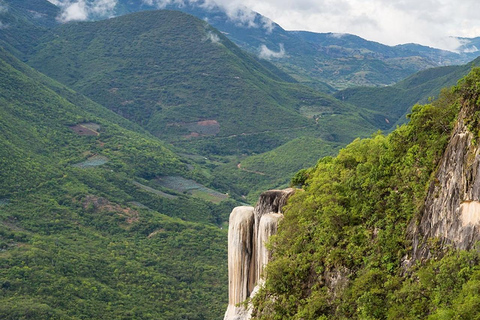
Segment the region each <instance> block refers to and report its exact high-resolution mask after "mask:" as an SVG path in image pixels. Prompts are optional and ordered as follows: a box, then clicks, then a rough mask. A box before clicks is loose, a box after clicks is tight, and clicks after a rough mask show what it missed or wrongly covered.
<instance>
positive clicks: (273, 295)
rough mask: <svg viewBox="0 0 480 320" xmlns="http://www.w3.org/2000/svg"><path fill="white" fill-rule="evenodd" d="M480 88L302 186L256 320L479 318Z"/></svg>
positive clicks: (467, 87) (420, 109)
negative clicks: (477, 247)
mask: <svg viewBox="0 0 480 320" xmlns="http://www.w3.org/2000/svg"><path fill="white" fill-rule="evenodd" d="M479 82H480V70H479V69H474V70H473V71H472V72H471V73H470V74H469V75H468V76H467V77H466V78H465V79H464V80H462V81H461V82H460V83H459V84H458V85H457V86H456V87H454V88H453V89H449V90H445V91H443V93H442V95H441V97H440V98H439V99H438V100H436V101H434V102H433V103H432V104H427V105H423V106H420V105H417V106H415V107H414V108H413V110H412V115H411V117H410V122H409V123H408V124H405V125H403V126H401V127H399V128H398V129H396V130H395V131H393V132H392V133H391V134H390V135H388V136H383V135H376V136H374V137H372V138H371V139H365V140H356V141H354V142H353V143H352V144H350V145H349V146H347V147H346V148H345V149H343V150H341V151H340V153H339V154H338V156H337V157H335V158H331V157H327V158H323V159H321V160H320V161H319V162H318V163H317V165H316V166H315V167H314V168H311V169H308V170H304V171H302V172H301V173H300V174H299V175H298V176H297V179H296V181H295V183H302V184H303V187H304V191H297V192H296V193H295V195H294V196H292V197H291V198H290V200H289V202H288V204H287V206H286V207H285V208H284V215H285V217H284V219H283V220H282V222H281V223H280V225H279V227H278V234H277V235H276V236H275V237H274V238H273V242H272V243H271V249H272V252H273V260H272V261H271V262H269V264H268V265H267V268H266V274H267V279H266V282H265V285H264V287H263V289H261V290H260V292H259V293H258V294H257V295H256V296H255V298H254V299H253V303H254V306H255V310H254V311H253V316H254V319H279V318H281V319H427V318H428V319H475V318H478V316H479V314H480V311H479V310H480V309H479V304H478V301H479V300H478V299H479V298H480V296H479V291H478V288H479V286H480V281H479V279H480V263H479V261H480V254H479V252H478V250H471V251H458V249H469V248H474V246H475V242H476V241H477V239H478V237H479V235H478V230H477V226H478V214H479V211H478V205H477V202H478V200H479V199H478V195H477V191H478V190H476V185H477V180H478V178H477V171H478V170H477V169H478V141H477V139H476V138H474V137H478V131H479V126H478V123H479V122H478V110H479V108H480V106H479V104H478V97H479V95H480V93H479V87H478V83H479ZM425 249H426V250H425ZM432 257H434V258H435V259H429V260H428V259H427V260H419V259H425V258H432Z"/></svg>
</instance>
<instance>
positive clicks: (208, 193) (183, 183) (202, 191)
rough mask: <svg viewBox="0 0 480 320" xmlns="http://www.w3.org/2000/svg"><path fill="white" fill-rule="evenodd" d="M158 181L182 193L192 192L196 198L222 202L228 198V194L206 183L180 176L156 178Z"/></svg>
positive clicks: (163, 185)
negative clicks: (206, 185) (205, 184)
mask: <svg viewBox="0 0 480 320" xmlns="http://www.w3.org/2000/svg"><path fill="white" fill-rule="evenodd" d="M156 182H157V183H158V184H159V185H161V186H162V187H165V188H168V189H172V190H175V191H177V192H180V193H186V194H190V195H192V196H194V197H196V198H199V199H203V200H206V201H210V202H213V203H220V202H222V201H223V200H225V199H227V198H228V195H227V194H224V193H221V192H218V191H215V190H213V189H210V188H207V187H205V186H204V185H202V184H200V183H198V182H196V181H194V180H191V179H185V178H183V177H179V176H163V177H159V178H157V179H156Z"/></svg>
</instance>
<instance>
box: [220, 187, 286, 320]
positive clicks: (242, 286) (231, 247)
mask: <svg viewBox="0 0 480 320" xmlns="http://www.w3.org/2000/svg"><path fill="white" fill-rule="evenodd" d="M293 192H294V190H293V189H285V190H270V191H267V192H264V193H262V194H261V195H260V199H259V200H258V203H257V205H256V206H255V208H253V207H246V206H243V207H236V208H235V209H233V211H232V213H231V214H230V220H229V227H228V294H229V299H228V308H227V311H226V313H225V318H224V320H248V319H250V317H251V309H250V308H249V307H245V306H244V305H242V303H243V302H244V301H245V300H247V299H248V298H250V297H252V296H253V295H254V294H255V292H256V291H257V290H258V288H256V286H257V285H259V284H260V283H261V281H262V279H261V277H262V275H263V269H264V267H265V265H266V264H267V263H268V261H269V259H270V252H269V251H268V250H267V248H266V247H265V243H266V242H267V240H268V238H269V237H270V236H271V235H273V234H275V233H276V232H277V226H278V222H279V221H280V220H281V219H282V217H283V214H281V209H282V207H283V206H284V205H285V204H286V202H287V199H288V198H289V197H290V195H292V194H293Z"/></svg>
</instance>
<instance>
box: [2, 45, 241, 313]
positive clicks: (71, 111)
mask: <svg viewBox="0 0 480 320" xmlns="http://www.w3.org/2000/svg"><path fill="white" fill-rule="evenodd" d="M0 77H1V78H2V81H1V82H0V181H1V182H0V265H1V266H2V267H1V268H0V318H2V319H132V318H135V319H152V318H153V319H215V318H219V317H221V315H222V313H223V312H224V306H225V305H226V303H227V281H228V280H227V269H226V260H227V256H226V254H227V253H226V247H227V246H226V238H227V235H226V230H224V229H222V227H221V226H223V224H224V223H225V221H226V220H227V214H228V212H229V211H230V210H231V207H233V206H234V205H235V204H236V203H235V202H234V201H233V200H228V201H225V202H221V203H219V204H214V203H212V202H210V201H203V200H201V199H195V198H192V197H191V196H189V195H178V197H177V198H175V199H171V198H165V197H162V196H161V195H160V196H159V195H157V194H155V193H152V192H148V191H146V190H145V189H144V188H141V187H139V185H138V183H136V184H135V183H134V182H135V181H140V182H141V183H143V184H144V185H147V184H148V185H152V187H153V186H154V182H153V181H152V180H151V179H152V178H154V177H157V176H160V175H183V176H185V177H186V178H191V175H192V173H191V172H190V171H189V170H188V168H187V164H186V163H184V162H182V161H181V160H180V159H179V157H178V156H177V155H176V154H175V153H174V152H173V151H172V150H171V149H170V147H168V146H166V145H165V144H164V143H163V142H161V141H159V140H158V139H156V138H154V137H153V136H151V135H149V134H146V133H145V131H144V130H142V129H140V128H139V127H138V126H136V125H134V124H132V123H129V122H128V121H126V120H125V119H121V118H120V117H118V116H116V115H115V114H114V113H113V112H111V111H108V110H107V109H105V108H104V107H101V106H100V105H98V104H95V103H93V102H92V101H90V100H88V99H87V98H85V97H83V96H80V95H78V94H76V93H75V92H73V91H71V90H69V89H67V88H65V87H63V86H62V85H60V84H58V83H56V82H54V81H52V80H51V79H48V78H46V77H45V76H43V75H41V74H39V73H37V72H35V71H34V70H32V69H30V68H29V67H27V66H26V65H24V64H22V63H21V62H20V61H18V60H16V59H15V58H14V57H12V56H10V55H8V54H7V53H5V52H4V51H0ZM81 123H95V124H96V125H97V126H98V127H99V129H98V135H92V136H86V135H80V134H78V133H76V132H74V130H72V129H71V126H73V125H77V124H81ZM92 156H97V158H98V157H99V156H101V157H104V158H102V159H108V162H106V163H104V164H102V165H98V166H95V167H91V168H77V167H75V166H73V164H75V163H79V162H82V161H84V160H86V159H89V158H91V157H92Z"/></svg>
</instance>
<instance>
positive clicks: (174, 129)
mask: <svg viewBox="0 0 480 320" xmlns="http://www.w3.org/2000/svg"><path fill="white" fill-rule="evenodd" d="M38 42H39V45H37V46H36V47H35V50H34V52H32V53H31V54H30V57H29V60H28V63H29V64H31V65H32V66H34V67H35V68H37V69H38V70H40V71H42V72H44V73H45V74H47V75H49V76H51V77H53V78H55V79H56V80H58V81H60V82H62V83H63V84H64V85H67V86H69V87H72V88H74V89H75V90H78V91H79V92H81V93H83V94H85V95H87V96H88V97H89V98H91V99H93V100H95V101H96V102H97V103H100V104H102V105H104V106H106V107H108V108H109V109H111V110H113V111H115V112H116V113H117V114H119V115H121V116H124V117H126V118H128V119H130V120H132V121H134V122H135V123H137V124H138V125H140V126H142V127H143V128H144V129H145V130H148V131H149V132H150V133H152V134H153V135H155V136H157V137H158V138H160V139H162V140H163V141H166V142H169V143H171V144H173V145H174V146H175V148H176V150H177V151H178V152H181V153H184V154H188V155H189V156H196V155H202V156H203V157H205V158H208V159H211V160H213V161H211V162H209V163H208V164H207V165H208V166H209V168H208V169H207V170H198V171H197V172H198V173H200V176H199V178H200V179H202V180H203V181H204V182H205V183H208V184H211V185H213V184H215V185H216V186H219V187H221V190H222V191H223V192H229V194H231V195H233V196H234V197H237V198H240V196H241V195H245V194H246V192H245V191H244V190H245V186H242V185H241V184H242V183H243V182H242V181H241V179H236V177H237V176H241V175H242V174H243V173H244V171H241V170H239V169H238V168H237V169H236V170H237V172H232V171H233V170H232V168H235V167H236V165H237V164H238V163H239V162H241V161H243V160H244V158H245V156H250V155H258V154H261V153H264V152H267V151H271V150H274V149H276V148H278V147H282V146H283V145H285V144H286V143H288V142H289V141H292V140H294V139H297V138H304V137H310V138H314V140H315V141H320V140H323V141H325V142H322V141H320V142H319V143H318V144H315V146H317V145H318V146H320V148H322V150H318V151H315V152H312V154H311V155H309V156H307V157H305V159H308V160H309V161H308V162H305V161H304V162H299V164H302V165H306V166H309V165H313V164H314V163H315V160H314V159H316V158H318V156H320V155H325V154H326V152H329V151H331V150H332V148H330V147H326V148H325V149H323V146H326V145H331V146H333V147H334V148H337V147H338V146H343V145H345V144H347V143H348V142H350V141H352V140H353V139H354V138H356V137H358V136H362V137H365V136H368V135H369V134H370V133H371V132H374V131H375V130H377V129H378V128H379V123H381V122H382V121H383V118H382V116H380V115H378V114H377V113H376V112H375V111H371V110H364V109H362V108H355V107H353V106H351V105H348V104H344V103H342V102H340V101H339V100H337V99H335V98H332V97H331V96H328V95H325V94H322V93H319V92H316V91H314V90H312V89H310V88H308V87H305V86H302V85H300V84H298V83H295V81H293V80H291V79H289V78H288V76H286V75H285V74H284V73H282V72H281V71H280V70H279V69H278V68H276V67H274V66H273V65H271V64H268V63H266V62H263V63H261V62H259V61H258V60H257V59H256V58H254V57H253V56H251V55H249V54H247V53H245V52H243V51H241V50H240V49H239V48H238V47H236V46H235V45H234V44H233V43H232V42H230V41H229V40H228V39H227V38H226V37H225V36H224V35H223V34H222V33H220V32H218V31H217V30H215V29H213V28H212V27H211V26H209V25H208V24H206V23H205V22H204V21H201V20H199V19H196V18H194V17H193V16H190V15H187V14H184V13H181V12H174V11H150V12H139V13H135V14H131V15H126V16H121V17H118V18H114V19H109V20H104V21H97V22H82V23H69V24H65V25H62V26H59V27H57V28H55V29H52V30H51V31H50V32H49V33H48V34H47V35H46V36H45V37H43V38H42V39H40V40H39V41H38ZM132 43H133V44H135V45H132ZM292 81H293V82H292ZM378 119H380V122H379V120H378ZM202 126H203V127H202ZM283 149H286V148H283ZM304 153H305V152H304ZM264 159H270V160H271V161H277V162H278V160H273V158H271V157H270V158H266V157H265V158H264ZM193 161H194V162H196V164H197V167H203V168H205V163H201V161H196V160H193ZM265 165H267V166H268V163H265ZM272 166H273V163H272ZM298 168H299V166H295V167H294V168H292V170H290V171H289V172H286V174H283V175H282V178H281V179H278V178H277V177H275V176H268V177H263V178H265V179H263V178H262V179H261V180H263V182H264V183H262V184H261V185H260V184H258V185H257V184H254V187H253V188H252V185H250V186H249V187H248V188H247V190H248V191H247V193H251V194H250V195H249V200H250V201H255V200H254V198H255V197H256V195H258V192H259V190H263V189H264V188H271V187H275V186H280V185H282V184H285V183H288V180H289V178H290V177H291V175H290V174H293V172H295V171H296V170H298ZM212 171H213V175H212ZM225 173H226V174H225ZM250 191H253V192H250Z"/></svg>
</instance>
